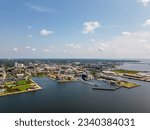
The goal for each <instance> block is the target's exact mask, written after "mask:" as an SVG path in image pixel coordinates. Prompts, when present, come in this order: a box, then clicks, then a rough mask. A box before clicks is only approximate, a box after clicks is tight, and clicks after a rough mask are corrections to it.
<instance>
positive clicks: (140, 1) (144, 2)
mask: <svg viewBox="0 0 150 130" xmlns="http://www.w3.org/2000/svg"><path fill="white" fill-rule="evenodd" d="M137 2H138V3H141V4H143V6H147V5H148V4H149V3H150V0H137Z"/></svg>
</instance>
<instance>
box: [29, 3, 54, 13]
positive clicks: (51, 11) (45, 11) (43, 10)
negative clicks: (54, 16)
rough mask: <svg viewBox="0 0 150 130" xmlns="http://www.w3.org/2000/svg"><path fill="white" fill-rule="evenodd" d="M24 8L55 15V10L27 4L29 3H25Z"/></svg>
mask: <svg viewBox="0 0 150 130" xmlns="http://www.w3.org/2000/svg"><path fill="white" fill-rule="evenodd" d="M26 6H27V7H28V8H29V9H32V10H34V11H36V12H43V13H55V10H54V9H52V8H47V7H42V6H39V5H33V4H29V3H26Z"/></svg>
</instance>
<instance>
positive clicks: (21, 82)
mask: <svg viewBox="0 0 150 130" xmlns="http://www.w3.org/2000/svg"><path fill="white" fill-rule="evenodd" d="M16 84H17V85H26V84H27V80H19V81H17V83H16Z"/></svg>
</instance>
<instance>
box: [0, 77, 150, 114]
mask: <svg viewBox="0 0 150 130" xmlns="http://www.w3.org/2000/svg"><path fill="white" fill-rule="evenodd" d="M33 80H34V81H36V82H37V83H38V84H39V85H40V86H41V87H42V88H43V89H42V90H40V91H36V92H29V93H24V94H18V95H12V96H5V97H0V112H150V83H146V82H140V81H134V82H138V83H139V82H140V83H141V84H142V85H141V86H140V87H137V88H134V89H125V88H121V89H118V90H117V91H113V92H112V91H103V90H92V87H93V86H91V85H88V84H85V83H82V82H71V83H57V82H55V81H53V80H50V79H49V78H33ZM92 82H95V83H97V82H98V83H99V85H100V86H101V87H112V86H110V85H108V84H106V83H105V82H102V81H92Z"/></svg>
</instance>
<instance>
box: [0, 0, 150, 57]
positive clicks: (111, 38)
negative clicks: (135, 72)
mask: <svg viewBox="0 0 150 130" xmlns="http://www.w3.org/2000/svg"><path fill="white" fill-rule="evenodd" d="M0 10H1V11H0V46H1V47H0V58H143V57H144V58H150V13H149V12H150V0H42V1H41V0H0Z"/></svg>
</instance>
